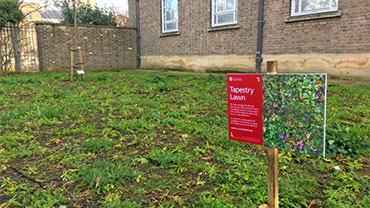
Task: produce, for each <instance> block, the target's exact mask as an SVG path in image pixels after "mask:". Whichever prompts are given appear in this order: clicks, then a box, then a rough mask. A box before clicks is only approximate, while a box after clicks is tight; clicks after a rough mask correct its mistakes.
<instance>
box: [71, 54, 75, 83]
mask: <svg viewBox="0 0 370 208" xmlns="http://www.w3.org/2000/svg"><path fill="white" fill-rule="evenodd" d="M74 56H75V53H74V50H73V48H71V82H73V71H74V65H75V62H74Z"/></svg>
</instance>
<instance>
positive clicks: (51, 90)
mask: <svg viewBox="0 0 370 208" xmlns="http://www.w3.org/2000/svg"><path fill="white" fill-rule="evenodd" d="M68 80H69V74H68V73H46V72H43V73H36V74H9V75H3V76H0V86H1V87H0V106H1V107H0V190H1V191H0V199H1V203H7V206H9V207H37V206H44V207H60V208H63V207H84V206H85V207H86V206H87V207H93V206H98V207H152V206H156V207H259V206H260V205H261V204H266V203H267V200H268V195H267V158H266V152H265V151H266V150H265V149H264V147H260V146H256V145H249V144H242V143H239V142H235V141H230V140H229V139H228V134H227V123H228V122H227V101H226V100H227V99H226V97H227V95H226V82H225V76H224V75H220V76H219V75H210V76H199V75H170V74H165V73H163V74H162V73H157V74H153V73H141V72H99V73H89V74H88V76H87V77H86V79H85V81H82V82H74V83H68V82H67V81H68ZM161 83H165V85H166V84H167V86H169V87H170V88H171V90H168V91H167V90H160V88H162V87H161V85H162V84H161ZM162 89H164V88H162ZM369 92H370V86H347V85H330V86H329V88H328V93H329V94H328V107H327V110H328V111H327V115H328V116H327V118H328V120H327V126H328V132H327V139H328V143H327V146H328V150H329V152H330V153H331V156H333V158H332V159H331V161H329V162H328V161H327V160H325V161H324V160H322V159H319V158H317V157H313V156H310V155H306V154H300V153H297V152H291V151H280V152H279V186H280V188H279V190H280V192H279V194H280V205H281V207H307V206H308V204H309V203H310V202H311V201H312V200H315V202H316V205H315V206H316V207H368V204H369V200H370V199H369V195H370V194H369V193H370V192H369V187H370V184H369V182H370V180H369V173H368V172H369V171H368V170H369V168H370V167H369V150H370V148H368V147H367V146H366V143H368V142H369V135H370V132H369V128H368V127H369V126H370V123H369V118H370V115H369V113H370V106H369V104H370V102H369V100H370V97H369V96H370V93H369ZM303 125H305V123H303ZM277 134H279V132H277ZM345 138H347V139H345ZM331 140H333V141H331ZM115 144H119V145H115ZM113 146H114V148H112V147H113ZM343 150H345V151H346V152H344V151H343ZM15 170H16V171H17V172H15ZM97 178H99V183H97ZM97 184H98V186H97V188H95V187H96V185H97ZM44 187H51V188H50V191H49V190H48V189H47V188H44ZM36 192H37V194H35V193H36ZM315 206H312V207H315Z"/></svg>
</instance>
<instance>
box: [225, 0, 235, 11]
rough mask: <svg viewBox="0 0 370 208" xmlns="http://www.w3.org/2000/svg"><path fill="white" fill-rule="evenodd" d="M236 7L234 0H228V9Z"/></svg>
mask: <svg viewBox="0 0 370 208" xmlns="http://www.w3.org/2000/svg"><path fill="white" fill-rule="evenodd" d="M232 9H234V0H226V10H232Z"/></svg>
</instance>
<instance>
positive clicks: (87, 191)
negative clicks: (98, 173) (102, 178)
mask: <svg viewBox="0 0 370 208" xmlns="http://www.w3.org/2000/svg"><path fill="white" fill-rule="evenodd" d="M89 192H90V190H89V189H87V190H86V191H84V192H82V194H87V193H89Z"/></svg>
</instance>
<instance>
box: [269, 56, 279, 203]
mask: <svg viewBox="0 0 370 208" xmlns="http://www.w3.org/2000/svg"><path fill="white" fill-rule="evenodd" d="M267 73H268V74H277V73H278V62H277V61H268V62H267ZM267 157H268V162H267V163H268V164H267V165H268V201H269V208H278V207H279V179H278V176H279V169H278V163H279V161H278V159H279V155H278V149H276V148H270V147H268V148H267Z"/></svg>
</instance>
